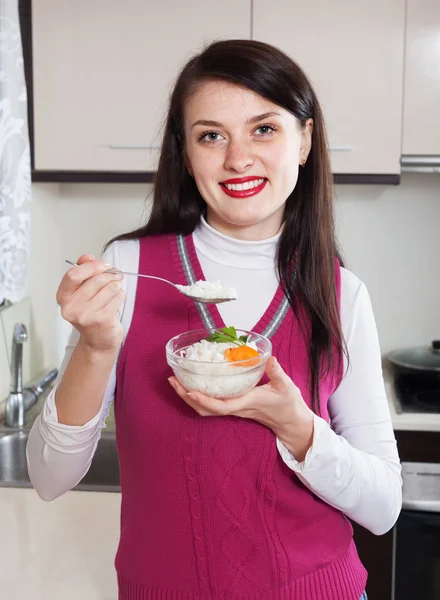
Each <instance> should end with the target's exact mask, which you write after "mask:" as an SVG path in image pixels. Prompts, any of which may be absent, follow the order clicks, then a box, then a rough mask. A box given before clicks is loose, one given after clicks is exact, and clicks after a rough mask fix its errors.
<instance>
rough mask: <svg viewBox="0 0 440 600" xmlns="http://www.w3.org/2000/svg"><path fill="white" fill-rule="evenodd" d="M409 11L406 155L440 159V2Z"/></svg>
mask: <svg viewBox="0 0 440 600" xmlns="http://www.w3.org/2000/svg"><path fill="white" fill-rule="evenodd" d="M407 11H408V12H407V25H406V57H405V58H406V60H405V90H404V113H403V115H404V118H403V154H409V155H417V154H419V155H437V156H440V2H439V0H408V8H407Z"/></svg>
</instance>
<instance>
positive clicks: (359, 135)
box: [253, 0, 440, 174]
mask: <svg viewBox="0 0 440 600" xmlns="http://www.w3.org/2000/svg"><path fill="white" fill-rule="evenodd" d="M418 1H419V0H412V2H413V3H414V4H416V3H417V2H418ZM426 1H427V0H425V2H426ZM410 2H411V0H410ZM436 2H438V0H431V4H432V5H434V4H435V3H436ZM438 8H439V10H440V7H438ZM421 12H422V11H421ZM427 18H428V17H427ZM404 31H405V0H362V1H360V0H359V1H356V2H353V0H333V1H332V2H329V1H328V0H309V1H307V2H304V1H302V2H301V1H300V0H271V1H270V2H269V1H268V0H254V6H253V38H254V39H257V40H261V41H264V42H268V43H270V44H274V45H275V46H278V47H279V48H280V49H281V50H284V51H285V52H286V53H287V54H288V55H289V56H290V57H291V58H293V59H294V60H295V61H297V62H298V64H299V65H300V66H301V67H302V68H303V69H304V70H305V72H306V73H307V74H308V76H309V77H310V79H311V80H312V83H313V84H314V88H315V91H316V93H317V95H318V98H319V100H320V102H321V105H322V108H323V111H324V117H325V119H326V123H327V129H328V136H329V144H330V148H331V160H332V169H333V171H334V172H335V173H359V174H362V173H369V174H397V173H399V172H400V155H401V145H402V93H403V61H404ZM437 67H438V64H437ZM438 68H439V67H438Z"/></svg>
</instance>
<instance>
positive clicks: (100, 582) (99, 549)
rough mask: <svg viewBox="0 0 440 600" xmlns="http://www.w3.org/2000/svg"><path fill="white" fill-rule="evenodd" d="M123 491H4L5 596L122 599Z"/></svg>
mask: <svg viewBox="0 0 440 600" xmlns="http://www.w3.org/2000/svg"><path fill="white" fill-rule="evenodd" d="M119 511H120V494H116V493H115V494H110V493H104V492H76V491H75V492H68V493H67V494H65V495H64V496H61V497H60V498H58V499H57V500H54V501H53V502H49V503H47V502H43V500H40V498H39V497H38V496H37V494H36V492H35V491H34V490H31V489H6V488H2V489H0V529H1V532H2V534H1V536H2V537H1V539H2V542H1V544H0V586H1V588H0V589H1V591H0V596H1V597H2V598H9V599H11V600H29V599H30V598H32V600H60V599H62V600H78V599H79V598H81V599H84V600H116V599H117V596H118V592H117V583H116V573H115V569H114V566H113V563H114V557H115V553H116V549H117V544H118V539H119Z"/></svg>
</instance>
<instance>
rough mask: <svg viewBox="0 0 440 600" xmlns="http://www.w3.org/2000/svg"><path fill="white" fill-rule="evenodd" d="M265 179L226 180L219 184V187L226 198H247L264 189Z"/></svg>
mask: <svg viewBox="0 0 440 600" xmlns="http://www.w3.org/2000/svg"><path fill="white" fill-rule="evenodd" d="M266 183H267V179H266V178H265V177H260V178H256V177H245V178H243V179H228V180H227V181H223V182H222V183H220V187H221V188H222V190H223V191H224V192H225V194H227V195H228V196H232V197H233V198H247V197H248V196H254V195H255V194H259V193H260V192H261V191H262V190H263V189H264V187H265V185H266Z"/></svg>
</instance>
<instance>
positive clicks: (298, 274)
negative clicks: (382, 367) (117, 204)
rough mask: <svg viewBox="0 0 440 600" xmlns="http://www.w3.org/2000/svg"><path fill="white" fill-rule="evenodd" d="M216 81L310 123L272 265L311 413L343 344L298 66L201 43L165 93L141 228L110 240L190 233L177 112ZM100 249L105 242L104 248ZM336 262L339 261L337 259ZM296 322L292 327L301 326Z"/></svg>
mask: <svg viewBox="0 0 440 600" xmlns="http://www.w3.org/2000/svg"><path fill="white" fill-rule="evenodd" d="M213 79H220V80H223V81H226V82H230V83H234V84H237V85H240V86H243V87H245V88H248V89H249V90H252V91H253V92H255V93H257V94H259V95H260V96H263V97H264V98H267V99H268V100H270V101H271V102H273V103H274V104H278V105H279V106H282V107H283V108H285V109H286V110H288V111H290V112H291V113H292V114H293V115H295V117H296V118H297V119H298V120H299V121H300V123H301V124H302V126H304V125H305V123H306V121H307V119H309V118H312V119H313V134H312V147H311V151H310V154H309V156H308V159H307V162H306V164H305V166H304V167H302V168H300V170H299V175H298V181H297V184H296V187H295V189H294V190H293V192H292V193H291V194H290V196H289V197H288V198H287V201H286V205H285V213H284V227H283V230H282V234H281V237H280V241H279V247H278V257H277V266H278V273H279V277H280V281H281V285H282V286H283V289H284V292H285V294H286V296H287V298H288V300H289V303H290V305H291V307H292V309H293V310H294V312H295V314H296V315H297V316H298V315H299V311H300V310H302V311H304V310H305V312H306V314H307V315H308V317H309V319H308V321H309V324H308V325H307V327H306V329H305V330H304V333H305V335H307V337H308V339H309V341H310V343H309V363H310V372H309V383H310V391H311V398H312V407H313V410H314V411H315V412H317V413H318V414H319V412H320V411H319V378H320V376H323V375H327V374H329V373H330V372H333V369H337V372H341V368H342V357H343V352H344V351H345V344H344V340H343V336H342V331H341V322H340V316H339V310H338V302H337V294H336V284H335V260H336V258H338V259H339V260H340V256H339V252H338V248H337V242H336V238H335V232H334V215H333V196H334V194H333V177H332V173H331V168H330V160H329V154H328V147H327V137H326V131H325V124H324V119H323V116H322V112H321V108H320V105H319V102H318V100H317V98H316V95H315V92H314V91H313V88H312V86H311V84H310V82H309V80H308V78H307V76H306V75H305V73H304V72H303V71H302V69H301V68H300V67H299V66H298V65H297V64H296V63H295V62H293V61H292V60H291V59H290V58H289V57H288V56H287V55H286V54H284V53H283V52H281V51H280V50H278V49H277V48H274V47H273V46H270V45H268V44H264V43H262V42H257V41H251V40H226V41H218V42H214V43H212V44H211V45H209V46H208V47H207V48H206V49H205V50H204V51H203V52H201V53H200V54H198V55H197V56H195V57H193V58H192V59H191V60H190V61H189V62H188V63H187V64H186V65H185V67H184V68H183V69H182V71H181V73H180V75H179V76H178V79H177V81H176V84H175V87H174V90H173V92H172V94H171V98H170V104H169V109H168V116H167V119H166V122H165V130H164V135H163V143H162V150H161V154H160V159H159V166H158V170H157V173H156V176H155V181H154V199H153V205H152V211H151V214H150V218H149V221H148V223H147V224H146V225H145V226H143V227H141V228H139V229H137V230H135V231H132V232H130V233H126V234H123V235H119V236H117V237H115V238H113V239H112V240H111V241H110V242H109V243H108V244H110V243H112V242H113V241H115V240H127V239H133V238H140V237H143V236H148V235H157V234H164V233H181V234H183V235H188V234H190V233H192V232H193V231H194V229H195V228H196V226H197V225H198V223H199V221H200V217H201V215H202V214H203V213H204V212H205V211H206V203H205V201H204V200H203V198H202V196H201V195H200V193H199V191H198V189H197V186H196V184H195V181H194V180H193V179H192V177H191V176H190V175H189V173H188V171H187V168H186V165H185V136H184V127H183V108H184V104H185V102H186V100H187V99H188V97H189V96H190V95H191V94H193V93H194V92H195V91H197V89H198V88H199V87H200V85H203V83H204V82H206V81H209V80H213ZM108 244H107V245H108ZM340 262H341V260H340ZM303 321H304V320H303V319H300V322H303Z"/></svg>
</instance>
